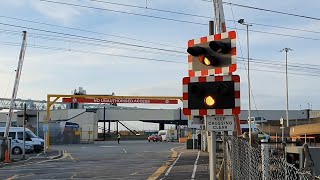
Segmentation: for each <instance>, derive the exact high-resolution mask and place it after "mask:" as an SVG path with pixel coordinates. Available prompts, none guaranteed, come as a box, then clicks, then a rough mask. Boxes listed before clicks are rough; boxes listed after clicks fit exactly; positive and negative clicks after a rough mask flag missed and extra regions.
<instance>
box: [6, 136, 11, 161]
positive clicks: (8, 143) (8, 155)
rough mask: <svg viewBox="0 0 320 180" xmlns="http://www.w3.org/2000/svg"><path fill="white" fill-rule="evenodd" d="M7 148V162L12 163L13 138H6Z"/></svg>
mask: <svg viewBox="0 0 320 180" xmlns="http://www.w3.org/2000/svg"><path fill="white" fill-rule="evenodd" d="M5 141H6V150H5V157H4V162H5V163H11V162H12V161H11V139H6V140H5Z"/></svg>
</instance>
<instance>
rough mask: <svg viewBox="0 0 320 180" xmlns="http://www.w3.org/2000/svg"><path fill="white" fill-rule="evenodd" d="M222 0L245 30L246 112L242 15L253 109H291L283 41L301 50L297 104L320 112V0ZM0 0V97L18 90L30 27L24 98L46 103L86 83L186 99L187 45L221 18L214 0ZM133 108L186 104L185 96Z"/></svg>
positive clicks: (294, 90) (230, 20) (294, 55)
mask: <svg viewBox="0 0 320 180" xmlns="http://www.w3.org/2000/svg"><path fill="white" fill-rule="evenodd" d="M224 2H225V3H224V13H225V19H226V23H227V30H228V31H230V30H236V31H237V35H238V43H237V56H238V57H239V58H238V67H239V69H238V70H237V72H236V73H235V74H239V75H240V77H241V109H248V81H247V71H246V68H245V67H246V66H247V64H246V62H245V61H246V58H247V36H246V30H245V29H246V27H245V26H243V25H240V24H238V23H237V21H238V20H239V19H241V18H243V19H245V22H246V23H248V24H251V25H252V26H250V27H249V50H250V58H251V59H252V60H251V62H250V79H251V89H252V98H253V101H252V109H254V110H255V109H257V110H263V109H285V107H286V99H285V97H286V96H285V95H286V94H285V93H286V91H285V73H284V72H285V53H284V52H280V50H281V49H283V48H291V49H293V51H290V52H288V72H289V75H288V79H289V81H288V82H289V109H300V108H302V109H306V108H308V103H309V104H310V105H312V109H320V96H318V92H319V90H320V86H319V82H320V75H319V72H320V67H319V65H320V63H319V60H318V57H319V56H318V52H317V50H318V49H319V41H320V21H319V19H317V18H320V17H319V14H318V13H317V12H318V11H317V10H318V9H317V8H318V7H319V6H320V2H319V1H316V0H309V1H308V2H307V3H306V2H305V3H303V4H302V3H301V1H298V0H282V1H278V0H269V1H253V0H247V1H240V0H224ZM1 3H2V5H1V6H0V87H1V88H0V97H2V98H10V97H11V93H12V86H13V83H14V76H15V69H16V67H17V63H18V57H19V51H20V44H21V34H22V33H21V32H22V31H24V30H25V31H27V43H28V47H27V49H26V53H25V61H24V64H23V69H22V75H21V80H20V85H19V91H18V95H17V97H18V98H21V99H34V100H44V99H46V95H47V94H70V93H71V91H72V90H73V89H77V88H78V87H83V88H84V89H85V90H86V91H87V93H88V94H111V93H112V92H114V93H115V94H116V95H130V96H132V95H137V96H181V95H182V85H181V84H182V78H183V77H186V76H188V74H187V72H188V65H187V52H186V49H187V42H188V40H190V39H195V38H200V37H203V36H207V35H208V25H207V24H208V21H209V20H212V19H213V15H214V13H213V5H212V2H210V0H208V1H207V0H175V1H170V0H117V1H115V0H69V1H62V0H42V1H41V0H24V1H21V0H3V1H2V2H1ZM61 3H67V4H61ZM228 3H233V4H239V5H245V6H252V7H257V8H263V9H268V10H273V11H278V12H285V13H289V14H295V15H302V16H307V17H312V18H313V19H312V18H302V17H297V16H292V15H283V14H278V13H272V12H266V11H261V10H256V9H251V8H244V7H240V6H237V5H230V4H228ZM68 4H69V5H68ZM70 4H73V5H70ZM124 12H125V13H124ZM170 12H178V13H170ZM160 49H166V50H165V51H163V50H160ZM128 56H130V57H131V58H129V57H128ZM132 57H138V58H132ZM243 58H244V59H243ZM244 60H245V61H244ZM164 61H167V62H164ZM126 106H137V107H146V108H179V107H180V106H181V103H180V104H178V105H141V104H126Z"/></svg>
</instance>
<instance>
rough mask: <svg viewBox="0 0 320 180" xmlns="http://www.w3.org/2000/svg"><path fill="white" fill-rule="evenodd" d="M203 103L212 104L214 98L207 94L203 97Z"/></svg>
mask: <svg viewBox="0 0 320 180" xmlns="http://www.w3.org/2000/svg"><path fill="white" fill-rule="evenodd" d="M204 103H205V104H206V105H207V106H213V105H214V104H215V103H216V101H215V100H214V98H213V97H212V96H207V97H205V98H204Z"/></svg>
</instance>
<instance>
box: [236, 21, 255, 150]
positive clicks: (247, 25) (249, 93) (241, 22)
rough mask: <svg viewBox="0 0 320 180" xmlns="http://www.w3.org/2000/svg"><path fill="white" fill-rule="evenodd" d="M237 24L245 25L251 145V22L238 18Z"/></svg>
mask: <svg viewBox="0 0 320 180" xmlns="http://www.w3.org/2000/svg"><path fill="white" fill-rule="evenodd" d="M238 23H239V24H242V25H245V26H246V27H247V53H248V103H249V105H248V106H249V111H248V115H249V141H250V145H251V131H252V130H251V85H250V69H249V68H250V63H249V60H250V54H249V26H252V25H251V24H248V23H245V22H244V19H239V21H238Z"/></svg>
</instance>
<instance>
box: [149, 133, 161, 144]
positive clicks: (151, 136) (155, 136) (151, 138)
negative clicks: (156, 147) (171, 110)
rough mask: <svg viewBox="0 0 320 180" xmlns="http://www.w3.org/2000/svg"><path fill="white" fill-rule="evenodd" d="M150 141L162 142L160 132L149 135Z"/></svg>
mask: <svg viewBox="0 0 320 180" xmlns="http://www.w3.org/2000/svg"><path fill="white" fill-rule="evenodd" d="M148 141H149V142H150V141H153V142H158V141H161V142H162V137H161V136H160V135H158V134H152V135H150V136H149V137H148Z"/></svg>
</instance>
